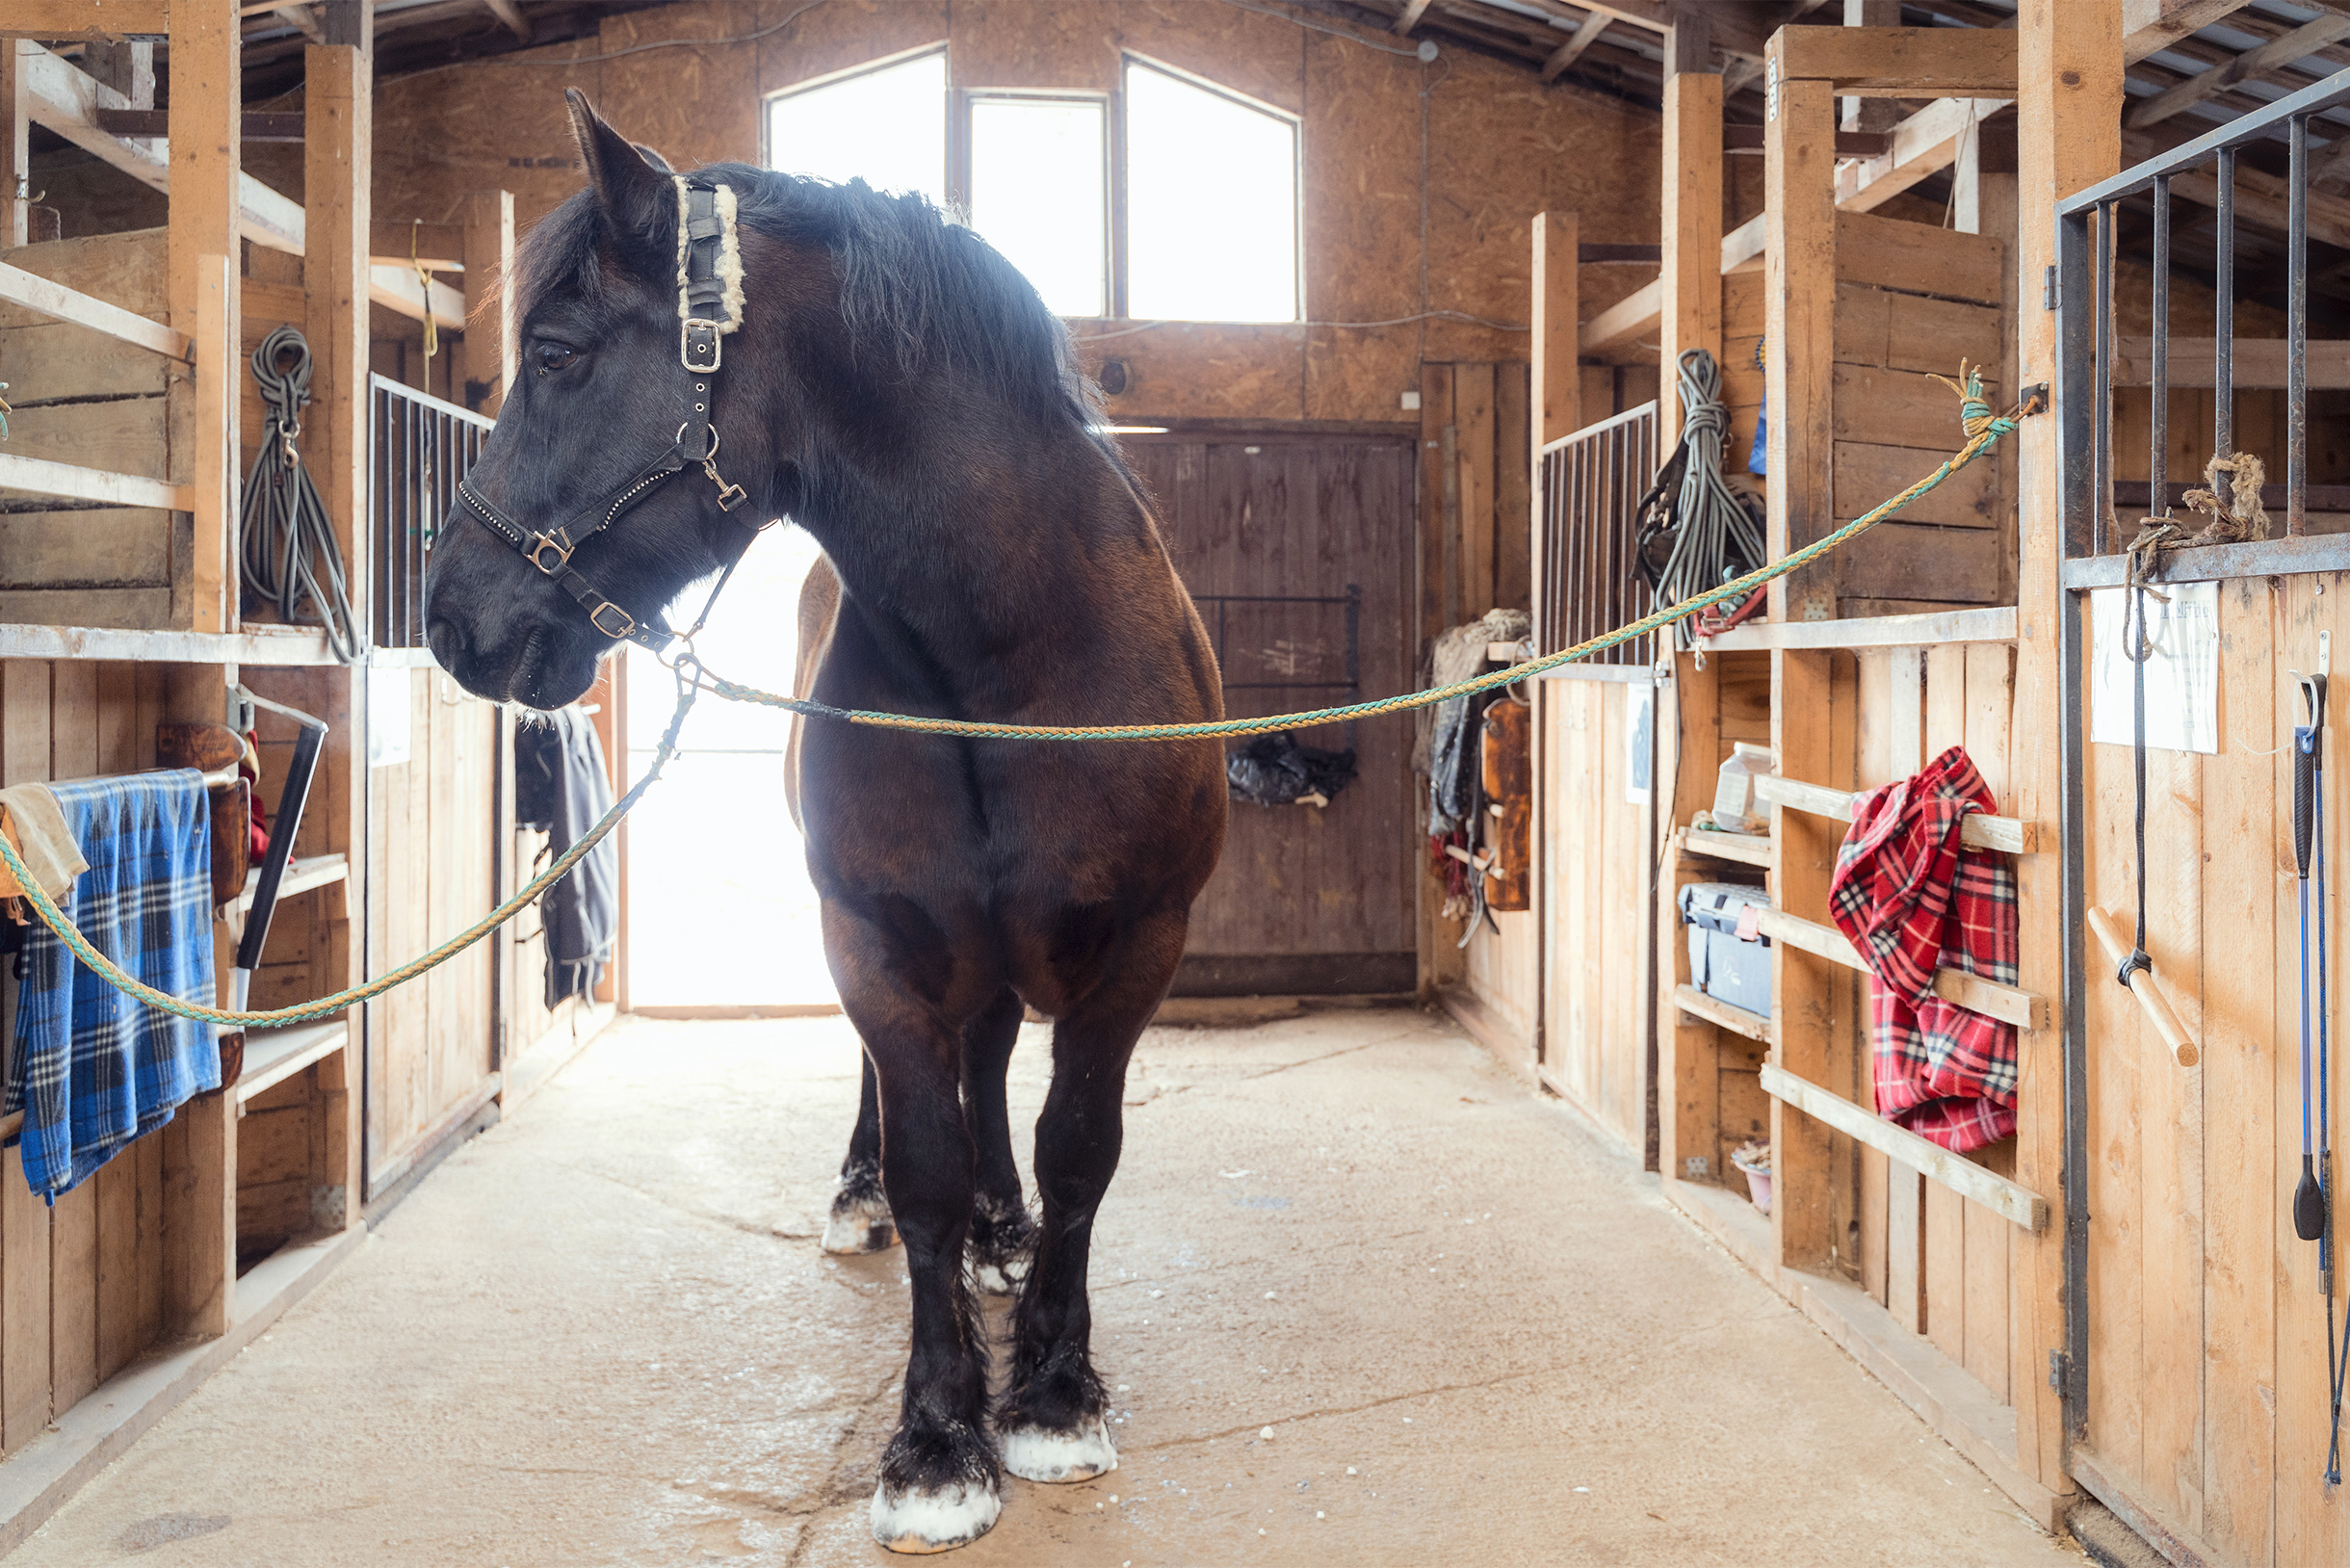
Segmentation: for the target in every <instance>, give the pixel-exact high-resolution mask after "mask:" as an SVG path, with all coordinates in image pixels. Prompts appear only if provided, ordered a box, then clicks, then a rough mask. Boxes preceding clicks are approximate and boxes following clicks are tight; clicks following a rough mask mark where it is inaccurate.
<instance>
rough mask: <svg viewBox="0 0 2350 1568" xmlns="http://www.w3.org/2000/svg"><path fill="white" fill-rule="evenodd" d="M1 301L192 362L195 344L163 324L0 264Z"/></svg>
mask: <svg viewBox="0 0 2350 1568" xmlns="http://www.w3.org/2000/svg"><path fill="white" fill-rule="evenodd" d="M0 300H5V301H8V302H10V303H11V304H19V305H24V306H26V307H28V308H30V309H33V310H38V311H40V312H42V313H44V314H46V315H50V316H54V317H56V318H57V319H58V320H59V321H62V322H70V323H72V324H73V325H74V326H76V327H89V328H90V329H91V330H92V331H96V332H104V333H105V334H107V336H109V337H114V338H119V339H120V340H121V341H123V342H125V343H130V344H135V345H137V346H138V347H140V348H142V349H149V350H152V351H154V352H155V353H160V354H163V355H165V356H166V357H168V358H171V359H181V360H186V359H190V358H191V357H192V356H193V354H194V352H195V344H194V340H193V339H192V338H190V337H189V336H188V334H187V333H185V332H176V331H173V330H172V329H171V328H170V327H166V326H164V325H163V324H162V323H161V322H152V321H149V320H147V319H146V318H145V317H144V316H140V315H135V314H133V313H132V312H130V311H128V310H124V309H123V308H121V307H120V306H119V305H113V304H109V303H107V302H106V301H104V300H95V299H92V298H91V297H90V296H89V295H87V294H82V293H79V292H77V291H75V290H73V289H69V288H67V287H65V285H64V284H62V283H56V282H52V281H50V280H49V279H48V278H45V277H42V276H40V275H39V274H36V273H28V272H26V271H24V269H22V268H20V267H12V266H10V265H8V263H6V262H0Z"/></svg>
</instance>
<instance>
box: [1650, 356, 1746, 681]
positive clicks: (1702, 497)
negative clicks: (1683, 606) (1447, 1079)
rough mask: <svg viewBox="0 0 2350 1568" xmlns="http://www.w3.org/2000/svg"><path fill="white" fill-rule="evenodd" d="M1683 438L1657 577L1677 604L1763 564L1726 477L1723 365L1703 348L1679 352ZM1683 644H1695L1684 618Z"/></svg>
mask: <svg viewBox="0 0 2350 1568" xmlns="http://www.w3.org/2000/svg"><path fill="white" fill-rule="evenodd" d="M1678 374H1679V379H1680V384H1681V409H1682V413H1681V430H1682V440H1683V442H1684V445H1685V447H1686V450H1687V463H1686V465H1685V466H1684V469H1683V470H1682V476H1681V494H1680V497H1679V498H1678V499H1677V500H1676V502H1675V503H1674V507H1673V520H1674V528H1673V551H1672V554H1671V555H1670V556H1669V557H1667V558H1666V560H1665V563H1664V569H1663V570H1662V571H1661V572H1659V573H1658V578H1657V595H1656V597H1657V602H1658V604H1679V603H1680V602H1681V601H1682V600H1684V599H1687V598H1690V597H1692V596H1693V595H1696V594H1699V593H1703V592H1705V591H1707V590H1708V589H1710V588H1718V587H1720V586H1721V585H1722V584H1724V583H1726V582H1728V581H1730V580H1731V579H1732V578H1734V577H1737V576H1739V575H1741V574H1743V573H1745V572H1750V571H1752V570H1754V569H1755V568H1756V567H1757V566H1760V565H1761V564H1762V562H1763V561H1764V559H1765V558H1766V555H1767V551H1766V550H1765V548H1764V544H1763V538H1762V530H1761V529H1760V528H1759V527H1757V526H1756V524H1755V520H1754V515H1753V513H1751V512H1749V511H1748V510H1746V504H1745V503H1744V502H1743V501H1741V500H1739V499H1738V497H1737V494H1736V492H1735V491H1734V490H1732V489H1731V488H1730V482H1729V481H1728V480H1726V479H1724V478H1723V477H1722V437H1723V436H1724V435H1725V434H1726V433H1727V432H1728V431H1729V429H1730V410H1729V409H1728V408H1726V407H1725V406H1723V405H1722V368H1721V366H1719V365H1717V364H1715V363H1714V360H1713V355H1711V354H1710V353H1707V352H1706V351H1705V350H1703V349H1691V350H1689V351H1688V352H1687V353H1684V354H1683V355H1682V356H1681V363H1680V365H1679V367H1678ZM1679 635H1680V637H1681V638H1682V639H1683V642H1682V645H1683V646H1684V647H1687V646H1689V645H1690V643H1689V642H1688V640H1687V639H1688V637H1689V635H1690V634H1689V631H1688V627H1687V623H1685V622H1684V623H1683V624H1682V626H1681V628H1680V629H1679Z"/></svg>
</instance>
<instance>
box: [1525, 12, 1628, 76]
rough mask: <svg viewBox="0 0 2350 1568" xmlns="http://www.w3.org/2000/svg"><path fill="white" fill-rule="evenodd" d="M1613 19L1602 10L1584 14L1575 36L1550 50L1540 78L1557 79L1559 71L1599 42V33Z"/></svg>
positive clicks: (1603, 30)
mask: <svg viewBox="0 0 2350 1568" xmlns="http://www.w3.org/2000/svg"><path fill="white" fill-rule="evenodd" d="M1614 20H1615V18H1614V17H1612V16H1610V15H1608V14H1607V13H1606V12H1604V11H1595V12H1593V13H1591V14H1590V15H1588V16H1585V17H1584V18H1583V25H1582V26H1580V27H1579V28H1577V29H1576V30H1575V36H1574V37H1573V38H1571V39H1567V41H1566V42H1564V43H1562V44H1560V45H1559V46H1558V47H1557V48H1556V49H1554V50H1553V51H1551V58H1550V59H1548V60H1546V61H1544V62H1543V63H1542V79H1543V80H1544V81H1546V82H1555V81H1557V80H1558V77H1559V74H1560V73H1561V72H1563V71H1564V70H1566V68H1567V67H1568V66H1570V65H1574V64H1575V63H1576V62H1577V61H1578V60H1580V59H1581V58H1582V57H1583V51H1584V50H1585V49H1588V48H1590V47H1591V46H1592V45H1593V44H1595V43H1597V42H1599V40H1600V35H1601V34H1602V33H1605V32H1606V31H1607V27H1608V24H1609V23H1611V22H1613V21H1614Z"/></svg>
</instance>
